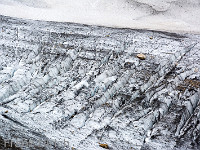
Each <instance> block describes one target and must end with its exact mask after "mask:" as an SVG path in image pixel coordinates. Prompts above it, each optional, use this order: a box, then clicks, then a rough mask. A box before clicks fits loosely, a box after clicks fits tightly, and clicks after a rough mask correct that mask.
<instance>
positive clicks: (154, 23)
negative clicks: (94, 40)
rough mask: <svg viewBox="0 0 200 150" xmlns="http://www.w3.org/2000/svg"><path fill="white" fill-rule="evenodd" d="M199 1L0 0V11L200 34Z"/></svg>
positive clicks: (28, 15) (13, 14)
mask: <svg viewBox="0 0 200 150" xmlns="http://www.w3.org/2000/svg"><path fill="white" fill-rule="evenodd" d="M199 5H200V1H199V0H112V1H111V0H110V1H108V0H1V1H0V14H1V15H6V16H12V17H19V18H26V19H36V20H48V21H59V22H60V21H61V22H75V23H83V24H91V25H103V26H110V27H123V28H126V27H127V28H140V29H153V30H163V31H173V32H193V33H200V28H199V26H200V18H199V14H200V7H199Z"/></svg>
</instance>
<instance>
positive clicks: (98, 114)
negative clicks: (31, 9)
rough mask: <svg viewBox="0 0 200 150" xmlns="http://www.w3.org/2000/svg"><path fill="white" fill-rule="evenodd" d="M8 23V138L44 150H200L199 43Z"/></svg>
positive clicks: (2, 34)
mask: <svg viewBox="0 0 200 150" xmlns="http://www.w3.org/2000/svg"><path fill="white" fill-rule="evenodd" d="M0 17H1V24H0V29H1V30H0V38H1V39H0V54H1V59H0V65H1V66H0V121H1V122H0V136H1V137H3V138H4V139H11V140H13V141H14V142H15V143H17V140H21V141H26V140H27V139H33V141H34V142H33V143H32V148H35V147H37V149H42V148H43V149H71V148H72V147H73V148H76V149H80V150H85V149H87V150H93V149H99V150H100V149H102V147H100V146H99V143H105V144H108V146H109V148H110V149H124V150H127V149H131V148H133V149H161V148H162V149H198V148H199V144H200V141H199V136H200V135H199V130H200V125H199V123H200V121H199V119H200V113H199V111H200V108H199V98H200V92H199V86H200V78H199V71H200V64H199V63H200V52H199V48H200V44H199V39H200V37H199V36H198V35H189V34H173V33H164V32H153V31H143V30H130V29H113V28H105V27H98V26H86V25H81V24H70V23H55V22H44V21H31V20H21V19H14V18H9V17H4V16H0ZM16 31H17V32H16ZM152 37H153V38H152ZM138 53H143V54H144V55H145V56H146V59H145V60H139V59H138V58H137V54H138ZM45 141H48V142H49V143H50V144H49V145H47V144H45ZM55 141H56V145H55ZM64 141H65V142H66V143H64ZM21 148H22V147H21ZM22 149H29V148H28V147H26V148H22ZM30 149H31V148H30Z"/></svg>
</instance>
